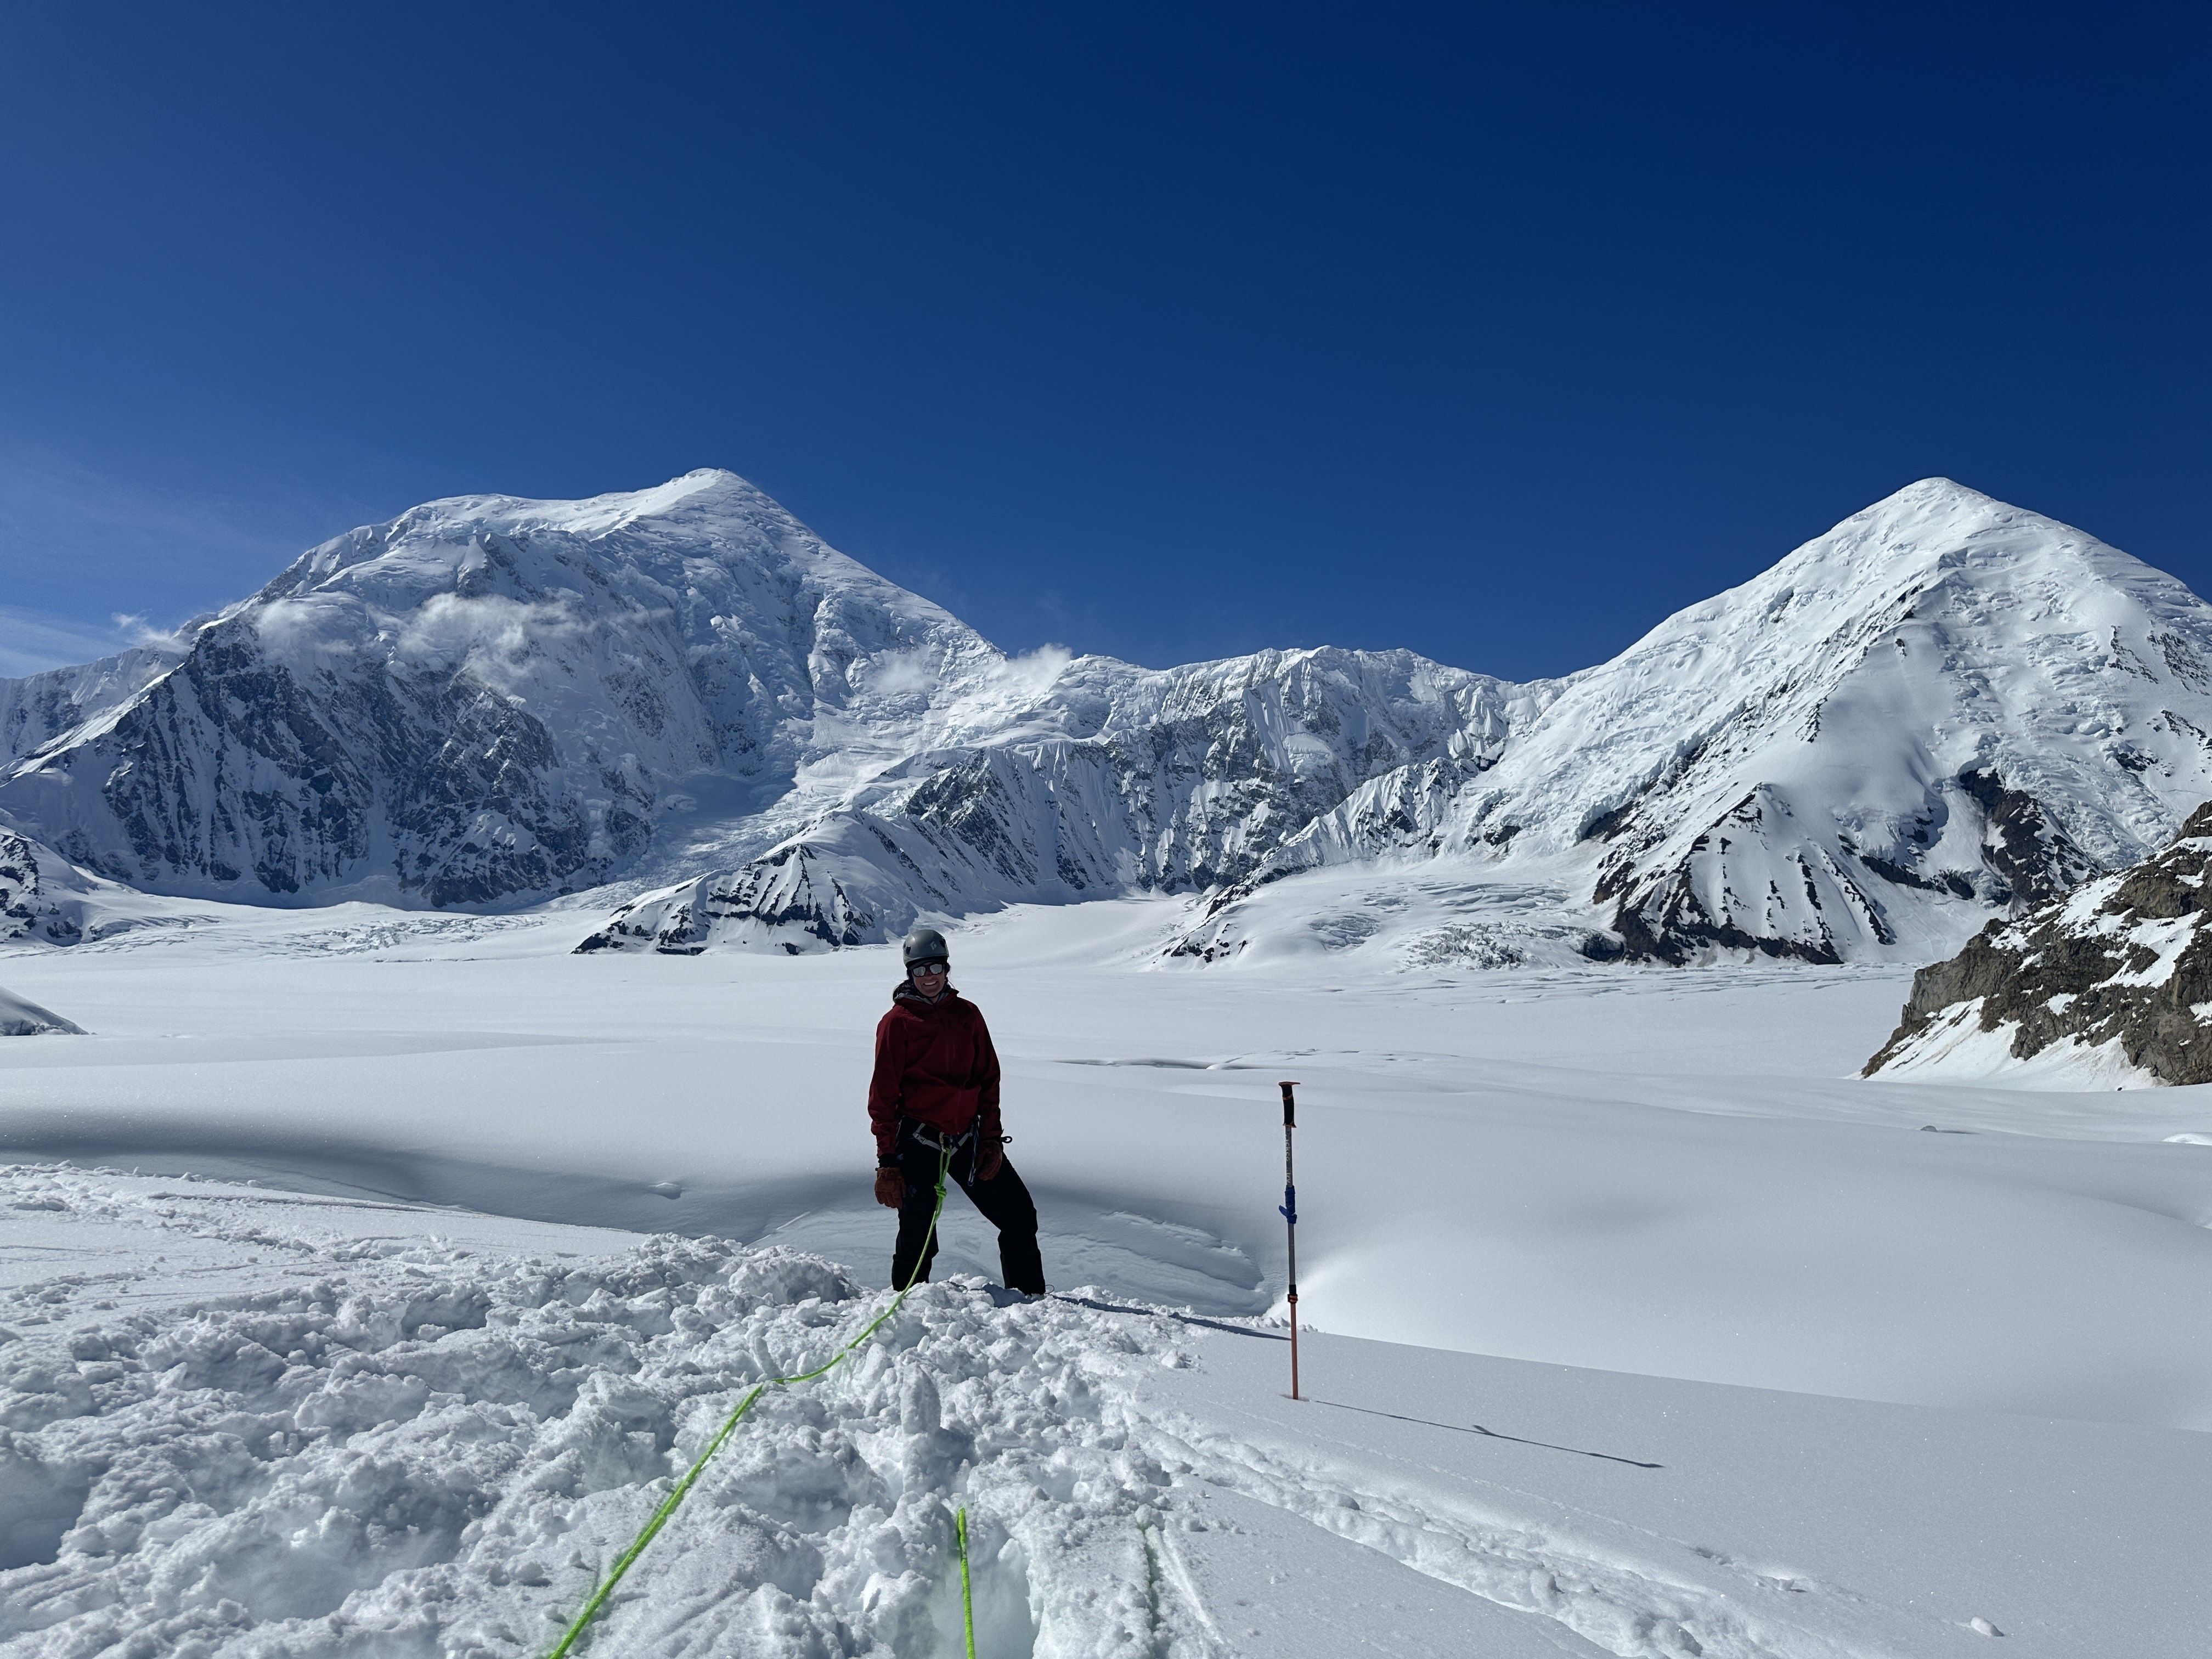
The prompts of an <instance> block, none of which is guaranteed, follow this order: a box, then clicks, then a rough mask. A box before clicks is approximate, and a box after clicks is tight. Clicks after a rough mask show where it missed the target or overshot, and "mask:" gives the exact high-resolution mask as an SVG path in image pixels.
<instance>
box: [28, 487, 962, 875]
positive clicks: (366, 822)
mask: <svg viewBox="0 0 2212 1659" xmlns="http://www.w3.org/2000/svg"><path fill="white" fill-rule="evenodd" d="M1002 662H1003V658H1002V656H1001V653H999V652H998V651H997V650H995V649H994V647H992V646H991V645H990V644H989V643H988V642H987V641H984V640H983V639H982V638H981V636H979V635H976V634H975V632H974V631H973V630H972V629H969V628H966V627H964V626H963V624H962V623H959V622H958V621H957V620H956V619H955V618H954V617H951V616H950V615H948V614H946V613H945V611H943V610H941V609H939V607H938V606H936V605H932V604H930V603H929V602H928V601H927V600H925V599H920V598H918V597H916V596H915V595H914V594H911V593H908V592H904V591H903V590H902V589H900V588H898V587H896V586H892V585H891V584H890V583H889V582H886V581H884V580H881V579H880V578H879V577H878V576H876V575H874V574H872V573H871V572H870V571H868V570H866V569H865V568H862V567H861V566H860V565H858V564H856V563H854V562H853V561H852V560H850V559H848V558H846V557H845V556H843V555H842V554H840V553H837V552H835V551H833V550H831V549H829V548H828V547H826V546H824V545H823V544H822V543H821V541H820V540H819V539H817V538H816V537H814V536H813V535H812V534H811V532H808V531H807V530H806V529H805V527H804V526H801V525H799V523H798V522H797V521H796V520H793V518H791V516H790V515H789V514H788V513H785V512H784V511H783V510H782V509H781V507H777V506H776V505H775V502H773V501H769V499H768V498H767V497H766V496H764V495H762V494H761V493H760V492H759V491H757V490H756V489H753V488H752V487H751V486H750V485H749V484H747V483H744V481H743V480H742V479H739V478H737V477H733V476H732V475H731V474H729V473H726V472H714V471H702V472H694V473H691V474H689V475H687V476H686V477H682V478H678V479H676V480H674V481H672V482H671V483H667V484H665V485H662V486H661V487H659V489H649V490H643V491H640V492H637V493H635V494H631V495H605V496H600V497H597V498H595V499H593V500H591V501H574V502H538V501H516V500H513V499H510V498H507V497H504V496H474V497H466V498H461V499H457V500H452V501H434V502H431V503H429V504H428V505H427V506H424V507H417V508H416V509H415V510H414V511H412V512H410V513H406V514H404V515H403V516H402V517H400V518H398V519H397V520H393V521H392V522H391V523H390V524H386V525H379V526H370V527H368V528H364V529H360V530H356V531H354V532H351V533H350V534H348V535H345V536H342V537H339V538H337V539H336V540H334V541H331V542H327V543H325V544H323V545H322V546H320V547H318V548H316V549H314V550H312V551H310V552H308V553H307V554H305V555H304V556H301V559H300V560H299V561H298V562H296V563H295V564H294V565H293V566H292V568H290V569H289V570H288V571H286V572H285V573H284V574H283V575H281V576H279V577H278V578H277V579H276V580H275V581H273V582H271V583H270V585H269V586H267V587H265V588H264V589H263V590H262V591H261V592H259V593H258V594H257V595H255V596H254V597H253V598H252V599H249V600H247V601H246V602H245V603H244V604H242V605H236V606H234V607H233V608H232V609H230V610H229V611H225V612H224V613H222V615H221V616H219V617H215V618H213V619H211V620H209V621H207V622H205V623H201V624H200V625H198V626H197V628H195V629H193V630H191V635H190V637H189V638H188V639H187V640H186V641H185V645H184V648H183V650H182V653H181V656H180V657H179V659H177V660H175V661H174V662H173V663H171V664H169V665H166V666H162V665H155V672H154V673H153V674H152V675H151V676H150V678H149V682H148V683H144V684H141V685H139V686H137V687H136V688H134V689H132V690H131V691H130V692H129V693H128V695H126V696H123V697H121V698H120V699H119V700H116V699H113V698H102V697H91V698H88V697H87V696H83V695H79V692H80V688H82V687H87V686H89V687H94V688H115V687H119V686H121V685H123V684H125V683H127V681H128V680H129V679H130V678H133V677H134V675H136V674H137V673H138V672H139V666H138V665H134V664H131V663H128V662H125V661H123V660H121V659H118V660H117V661H116V662H114V663H111V664H106V665H94V668H93V669H88V670H72V671H64V672H63V673H62V674H59V675H42V676H39V677H36V678H34V679H33V680H31V681H26V682H16V683H14V684H12V685H10V686H9V687H8V688H6V693H5V696H4V698H0V710H8V711H15V712H17V713H18V714H19V716H20V717H19V718H18V719H17V720H16V731H17V732H18V734H19V735H17V737H16V738H15V742H16V743H17V744H18V745H19V746H20V747H21V749H22V750H23V752H22V753H21V755H20V756H19V757H18V758H16V759H15V762H14V763H13V764H12V766H11V767H10V768H9V770H8V771H7V772H6V773H5V774H4V775H0V811H4V812H6V813H7V814H8V815H9V817H12V818H13V820H14V821H15V823H16V824H17V826H18V827H19V828H21V829H25V830H26V831H27V832H29V833H32V834H34V835H36V836H39V838H40V839H41V840H43V841H45V842H47V843H49V844H50V845H52V847H54V848H57V849H58V851H60V852H61V853H62V854H64V855H65V856H66V857H67V858H69V859H70V860H74V861H75V862H76V863H77V864H80V865H82V866H85V867H87V868H88V869H90V870H92V871H94V872H98V873H100V874H101V875H105V876H108V877H111V878H114V879H116V880H119V881H124V882H128V883H130V884H133V885H135V886H137V887H141V888H143V889H146V890H151V891H155V892H177V893H188V894H193V895H197V896H209V897H222V898H234V899H243V900H246V901H249V902H276V903H314V902H328V901H330V900H331V899H334V898H337V897H340V896H361V897H375V898H384V899H390V900H396V901H398V902H415V903H423V904H429V905H434V906H449V905H497V904H504V903H511V902H520V901H526V900H529V899H533V898H539V897H544V896H550V895H553V894H556V893H562V892H568V891H572V890H578V889H581V888H586V887H590V886H592V885H594V884H599V883H601V882H604V881H605V880H606V879H607V878H609V877H610V876H611V875H613V874H615V873H617V872H620V871H622V870H624V869H626V868H627V867H629V866H630V865H631V864H632V863H633V862H634V861H635V860H636V858H637V856H638V855H639V854H641V852H642V851H643V850H644V849H645V848H647V845H648V843H649V842H651V840H652V838H653V824H654V819H655V817H656V814H657V813H658V812H659V811H661V810H663V809H664V808H665V807H666V806H667V805H669V798H670V796H671V795H672V794H677V793H681V792H680V788H679V786H680V785H681V784H682V783H683V782H684V780H686V779H688V778H691V777H694V776H701V777H703V778H704V779H705V780H707V781H708V784H709V785H710V786H711V787H712V789H713V792H714V794H715V796H716V798H717V799H719V800H720V801H721V802H723V803H724V804H725V805H731V806H733V807H734V808H735V809H736V810H735V811H734V812H732V816H733V817H740V818H742V817H747V816H750V815H751V814H753V813H757V812H758V811H760V809H762V808H763V807H768V808H772V807H774V806H775V805H776V804H777V803H779V802H781V801H782V800H783V799H785V798H786V797H787V796H793V795H794V794H798V795H800V796H802V797H803V796H804V793H805V791H804V790H803V789H799V788H798V787H797V786H798V785H799V783H800V782H801V781H802V780H803V779H804V778H805V775H807V774H809V773H811V772H816V771H823V772H827V773H828V774H829V775H832V776H842V775H844V774H846V773H848V772H849V771H853V770H855V769H866V764H867V763H868V762H869V760H870V759H871V757H890V756H893V755H903V754H906V753H909V752H911V751H913V750H915V749H917V748H921V747H924V746H926V745H927V744H928V743H929V742H930V741H932V739H933V731H932V727H931V720H930V715H931V713H932V711H933V708H935V707H936V706H937V705H938V704H939V702H942V701H943V700H944V698H945V696H947V694H948V693H949V692H951V691H955V690H963V689H972V688H973V687H975V685H976V684H978V683H979V682H981V681H982V680H983V679H985V678H987V677H988V676H989V675H990V674H992V673H993V672H994V671H996V670H997V669H998V668H999V667H1000V665H1001V664H1002ZM80 717H81V718H80ZM72 719H75V720H76V723H75V724H74V725H72V724H70V721H71V720H72ZM804 816H805V815H804V814H803V813H801V814H799V815H798V820H795V821H794V822H793V823H791V824H787V825H786V826H785V828H793V827H796V823H797V821H803V817H804ZM779 833H780V832H779ZM776 838H777V836H776V833H767V834H765V835H764V836H762V837H760V838H759V839H760V844H761V845H763V846H764V845H766V844H768V843H769V842H773V841H775V839H776Z"/></svg>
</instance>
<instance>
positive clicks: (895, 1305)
mask: <svg viewBox="0 0 2212 1659" xmlns="http://www.w3.org/2000/svg"><path fill="white" fill-rule="evenodd" d="M930 1144H931V1145H932V1146H938V1147H939V1152H938V1160H937V1208H936V1209H935V1211H933V1212H932V1213H931V1215H930V1218H929V1231H927V1232H926V1233H924V1234H923V1235H922V1261H927V1260H928V1252H929V1240H930V1238H931V1237H933V1235H934V1234H935V1233H936V1231H937V1223H938V1221H939V1218H941V1217H942V1216H943V1215H944V1213H945V1171H946V1170H949V1169H950V1168H951V1165H952V1148H951V1147H950V1146H941V1145H940V1144H939V1143H938V1142H934V1141H933V1142H931V1143H930ZM920 1283H921V1261H917V1262H915V1267H914V1271H913V1272H912V1273H909V1274H908V1275H907V1281H906V1284H905V1285H903V1286H902V1287H901V1289H900V1291H899V1293H898V1294H897V1295H896V1297H892V1298H891V1304H890V1306H889V1307H888V1308H885V1309H884V1310H883V1311H882V1312H881V1313H879V1314H878V1315H877V1316H875V1317H874V1318H873V1319H872V1320H870V1321H869V1322H867V1324H866V1325H865V1326H864V1327H862V1328H861V1330H860V1334H859V1335H858V1336H855V1337H854V1339H853V1340H851V1341H849V1342H848V1343H847V1344H846V1345H845V1346H843V1347H842V1348H840V1349H838V1350H837V1352H836V1353H834V1354H832V1355H830V1356H829V1359H828V1360H827V1361H826V1362H824V1363H823V1364H820V1365H817V1366H816V1367H815V1368H814V1369H813V1370H811V1371H802V1372H800V1373H799V1375H798V1376H771V1377H769V1379H768V1380H767V1381H766V1382H763V1383H755V1384H754V1385H753V1388H752V1391H751V1392H750V1393H749V1394H748V1395H745V1397H744V1399H743V1400H741V1401H738V1408H737V1409H736V1410H735V1411H733V1412H732V1413H730V1414H729V1416H728V1417H726V1418H725V1419H723V1420H722V1426H721V1428H720V1430H718V1431H716V1432H715V1435H714V1438H713V1439H712V1440H710V1441H708V1443H707V1449H706V1450H704V1451H702V1452H701V1453H700V1454H699V1455H698V1457H697V1458H696V1459H695V1460H694V1461H693V1462H692V1465H691V1467H690V1468H689V1469H687V1470H685V1471H684V1478H683V1479H682V1480H678V1482H677V1483H676V1485H675V1486H673V1487H671V1489H670V1491H669V1493H668V1496H667V1497H665V1498H662V1499H661V1500H660V1507H659V1509H657V1510H654V1511H653V1518H652V1519H651V1520H649V1521H647V1522H646V1523H645V1527H644V1529H643V1530H642V1531H641V1532H640V1533H639V1534H638V1535H637V1537H636V1538H635V1540H633V1541H631V1544H630V1547H629V1548H628V1549H626V1550H624V1551H623V1553H621V1554H620V1555H618V1556H617V1557H616V1558H615V1564H614V1566H613V1568H612V1569H611V1571H609V1572H608V1574H607V1576H606V1577H605V1578H604V1579H603V1580H601V1581H600V1583H599V1587H598V1588H597V1589H594V1590H592V1599H591V1600H590V1601H586V1602H585V1603H584V1610H583V1611H582V1612H581V1613H578V1614H577V1615H576V1617H575V1620H574V1622H573V1623H571V1624H570V1625H569V1626H568V1630H567V1631H566V1632H563V1633H562V1638H561V1640H560V1641H559V1643H558V1644H556V1645H555V1647H554V1648H553V1650H552V1651H551V1652H550V1653H548V1654H547V1655H546V1656H545V1659H567V1656H568V1651H569V1650H571V1649H572V1648H574V1646H575V1645H576V1643H577V1640H578V1638H580V1637H581V1636H582V1635H583V1633H584V1631H585V1629H586V1626H589V1625H590V1624H591V1622H592V1620H593V1619H595V1618H597V1617H598V1616H599V1609H600V1608H601V1607H605V1605H606V1602H607V1597H609V1596H610V1595H613V1594H614V1589H615V1586H616V1585H617V1584H619V1583H622V1579H623V1574H624V1573H626V1572H628V1571H629V1570H630V1567H631V1565H633V1564H634V1563H635V1561H636V1560H637V1558H638V1557H639V1556H641V1555H642V1554H644V1553H645V1547H646V1546H647V1544H650V1543H651V1542H652V1541H653V1538H654V1536H655V1535H656V1534H658V1533H659V1531H660V1529H661V1528H663V1527H665V1526H666V1525H667V1524H668V1518H669V1516H672V1515H674V1514H675V1513H676V1510H677V1508H678V1505H679V1504H682V1503H683V1502H684V1499H685V1498H688V1497H690V1495H691V1488H692V1486H694V1485H695V1484H696V1482H697V1480H698V1479H699V1477H700V1475H701V1474H703V1473H704V1472H705V1470H706V1468H707V1465H708V1463H709V1462H712V1461H713V1459H714V1454H715V1453H716V1452H718V1451H720V1450H721V1449H722V1443H723V1442H724V1441H726V1440H727V1439H728V1438H729V1437H730V1435H731V1432H732V1431H733V1430H734V1429H736V1427H737V1426H738V1420H739V1419H742V1418H743V1417H744V1414H745V1413H747V1412H749V1411H750V1410H751V1409H752V1408H753V1402H754V1401H757V1400H758V1399H759V1398H760V1397H761V1396H762V1395H764V1394H766V1393H767V1392H768V1391H769V1389H781V1388H789V1387H791V1386H793V1384H795V1383H811V1382H813V1381H814V1380H815V1378H817V1377H818V1376H826V1375H827V1374H828V1373H829V1372H830V1371H832V1370H836V1368H837V1367H838V1366H839V1365H840V1364H843V1363H844V1360H845V1358H846V1356H847V1355H848V1354H850V1353H851V1352H853V1350H854V1349H855V1348H857V1347H859V1346H860V1344H862V1343H863V1342H865V1341H866V1340H868V1339H869V1338H870V1337H872V1336H873V1335H874V1334H876V1332H877V1330H878V1328H881V1326H882V1325H883V1323H884V1321H885V1320H887V1319H889V1318H890V1316H892V1315H893V1314H895V1313H896V1312H897V1311H898V1310H899V1308H900V1305H901V1304H902V1303H904V1302H905V1300H906V1299H907V1297H908V1296H909V1295H911V1294H912V1293H913V1291H914V1287H915V1285H919V1284H920ZM967 1517H968V1511H967V1510H964V1509H963V1510H961V1511H960V1583H961V1595H962V1598H963V1601H964V1600H965V1599H966V1595H967V1585H968V1518H967ZM968 1654H969V1659H975V1620H974V1618H973V1616H972V1615H971V1616H970V1617H969V1628H968Z"/></svg>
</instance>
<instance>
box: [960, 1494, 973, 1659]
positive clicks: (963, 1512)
mask: <svg viewBox="0 0 2212 1659" xmlns="http://www.w3.org/2000/svg"><path fill="white" fill-rule="evenodd" d="M960 1617H961V1619H962V1620H963V1622H964V1623H965V1624H966V1625H967V1627H968V1659H975V1595H974V1593H973V1592H972V1591H971V1590H969V1588H968V1506H967V1505H966V1504H962V1505H961V1506H960Z"/></svg>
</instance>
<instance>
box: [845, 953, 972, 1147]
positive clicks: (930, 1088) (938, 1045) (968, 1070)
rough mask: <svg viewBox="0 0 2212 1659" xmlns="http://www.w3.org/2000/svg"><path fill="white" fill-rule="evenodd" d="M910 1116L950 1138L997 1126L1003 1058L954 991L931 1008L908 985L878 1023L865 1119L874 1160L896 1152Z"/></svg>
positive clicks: (903, 984) (948, 990)
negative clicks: (976, 1126)
mask: <svg viewBox="0 0 2212 1659" xmlns="http://www.w3.org/2000/svg"><path fill="white" fill-rule="evenodd" d="M902 1117H908V1118H912V1119H914V1120H915V1121H917V1122H921V1123H927V1124H928V1125H929V1126H930V1127H933V1128H936V1129H941V1130H944V1131H945V1133H947V1134H954V1135H957V1134H961V1133H965V1131H966V1130H967V1127H968V1126H969V1124H970V1123H973V1122H975V1121H976V1119H977V1118H978V1117H980V1118H981V1120H982V1130H981V1133H982V1134H983V1137H984V1138H985V1139H998V1137H999V1134H1000V1128H999V1054H998V1050H996V1049H995V1048H992V1047H991V1028H990V1027H989V1026H987V1025H986V1024H983V1011H982V1010H981V1009H980V1008H978V1007H977V1006H975V1004H974V1003H972V1002H969V1001H967V1000H964V999H963V998H962V996H961V994H959V993H958V992H957V991H956V990H954V989H952V988H951V987H950V986H947V987H945V994H944V995H943V996H942V997H940V998H939V999H938V1000H936V1001H935V1002H931V1001H929V1000H927V999H925V998H924V997H922V996H921V994H919V993H918V992H916V991H915V988H914V987H913V986H912V985H911V984H909V983H908V982H907V981H900V984H899V987H898V989H897V990H896V991H895V992H893V993H892V994H891V1009H890V1012H889V1013H887V1014H885V1015H884V1017H883V1018H882V1019H881V1020H879V1021H878V1022H877V1024H876V1074H875V1077H874V1079H873V1080H872V1081H871V1082H870V1083H869V1085H868V1121H869V1123H870V1124H872V1126H873V1127H874V1128H875V1132H876V1156H877V1157H878V1158H890V1157H893V1156H894V1155H896V1152H897V1150H898V1121H899V1120H900V1119H901V1118H902Z"/></svg>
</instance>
